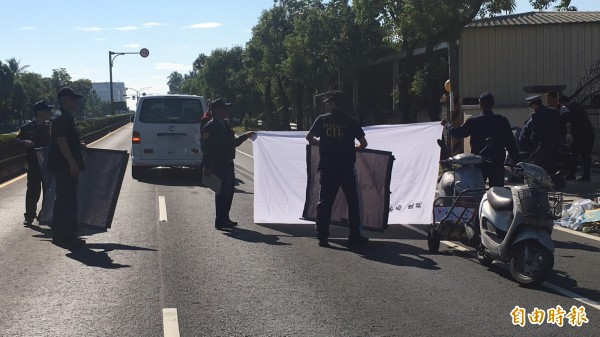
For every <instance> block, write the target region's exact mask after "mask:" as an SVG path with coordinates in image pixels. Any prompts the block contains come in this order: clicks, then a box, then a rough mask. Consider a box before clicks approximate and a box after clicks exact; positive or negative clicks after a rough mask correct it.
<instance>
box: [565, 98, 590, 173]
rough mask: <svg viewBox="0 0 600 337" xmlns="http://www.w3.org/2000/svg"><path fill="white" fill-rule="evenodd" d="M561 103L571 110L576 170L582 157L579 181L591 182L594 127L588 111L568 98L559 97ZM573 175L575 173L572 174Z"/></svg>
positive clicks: (572, 147)
mask: <svg viewBox="0 0 600 337" xmlns="http://www.w3.org/2000/svg"><path fill="white" fill-rule="evenodd" d="M558 100H559V102H560V103H561V104H563V105H565V106H566V107H567V109H569V116H570V118H569V119H570V122H571V134H572V139H573V145H572V146H571V151H572V152H573V156H574V161H575V170H574V171H576V170H577V166H576V164H577V160H578V158H579V156H581V159H582V164H583V175H582V176H581V177H580V178H579V179H578V180H579V181H591V175H590V167H591V165H592V149H593V147H594V138H595V135H594V127H593V126H592V122H591V121H590V118H589V117H588V114H587V111H585V109H584V108H583V107H582V106H581V105H579V104H577V103H576V102H571V99H570V98H569V97H568V96H562V95H561V96H559V98H558ZM572 173H573V175H574V174H575V172H572Z"/></svg>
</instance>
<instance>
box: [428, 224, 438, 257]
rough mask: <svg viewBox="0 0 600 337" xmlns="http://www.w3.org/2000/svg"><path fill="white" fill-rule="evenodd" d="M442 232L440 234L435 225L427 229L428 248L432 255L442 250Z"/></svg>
mask: <svg viewBox="0 0 600 337" xmlns="http://www.w3.org/2000/svg"><path fill="white" fill-rule="evenodd" d="M440 241H441V237H440V232H438V231H437V230H436V229H435V227H434V226H433V225H429V228H427V247H428V248H429V251H430V252H432V253H437V252H438V251H439V250H440Z"/></svg>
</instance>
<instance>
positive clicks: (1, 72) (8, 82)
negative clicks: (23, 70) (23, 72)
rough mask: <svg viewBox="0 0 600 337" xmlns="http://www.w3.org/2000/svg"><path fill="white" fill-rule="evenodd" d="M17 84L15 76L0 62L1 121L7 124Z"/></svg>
mask: <svg viewBox="0 0 600 337" xmlns="http://www.w3.org/2000/svg"><path fill="white" fill-rule="evenodd" d="M14 82H15V75H14V73H13V72H12V71H11V69H10V67H9V66H8V65H7V64H4V63H2V61H0V121H2V122H3V123H6V122H7V121H8V120H9V118H10V115H11V114H12V112H11V111H12V109H11V103H12V101H11V97H12V89H13V86H14Z"/></svg>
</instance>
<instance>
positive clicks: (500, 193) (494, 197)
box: [487, 187, 513, 211]
mask: <svg viewBox="0 0 600 337" xmlns="http://www.w3.org/2000/svg"><path fill="white" fill-rule="evenodd" d="M487 198H488V201H489V202H490V206H492V208H493V209H495V210H497V211H512V209H513V199H512V192H511V191H510V189H508V188H505V187H492V188H490V189H489V190H488V191H487Z"/></svg>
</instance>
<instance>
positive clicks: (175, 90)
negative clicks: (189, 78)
mask: <svg viewBox="0 0 600 337" xmlns="http://www.w3.org/2000/svg"><path fill="white" fill-rule="evenodd" d="M182 84H183V75H181V74H180V73H178V72H177V71H174V72H172V73H171V74H170V75H169V76H168V77H167V85H168V86H169V94H180V93H181V85H182Z"/></svg>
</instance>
